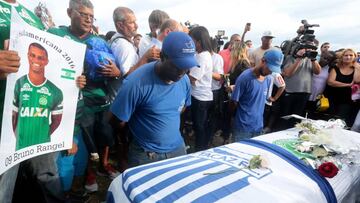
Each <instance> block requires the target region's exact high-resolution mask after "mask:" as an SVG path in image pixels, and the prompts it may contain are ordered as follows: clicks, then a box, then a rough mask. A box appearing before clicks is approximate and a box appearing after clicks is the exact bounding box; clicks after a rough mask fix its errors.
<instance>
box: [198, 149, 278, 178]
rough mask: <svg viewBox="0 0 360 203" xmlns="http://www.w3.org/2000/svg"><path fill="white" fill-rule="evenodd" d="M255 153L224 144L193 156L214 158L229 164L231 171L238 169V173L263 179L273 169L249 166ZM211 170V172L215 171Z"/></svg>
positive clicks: (215, 160)
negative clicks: (250, 167)
mask: <svg viewBox="0 0 360 203" xmlns="http://www.w3.org/2000/svg"><path fill="white" fill-rule="evenodd" d="M255 155H258V154H250V153H248V152H242V151H239V150H234V149H232V148H230V147H227V146H222V147H217V148H213V149H209V150H206V151H202V152H198V153H195V154H194V155H193V156H195V157H197V158H203V159H208V160H212V161H214V162H221V163H222V164H225V165H227V166H229V170H230V171H237V170H238V173H244V174H248V176H247V177H246V178H248V177H254V178H257V179H261V178H263V177H265V176H267V175H269V174H271V173H272V171H271V169H266V168H262V169H253V170H252V169H248V168H247V166H248V165H249V161H250V159H251V158H253V157H254V156H255ZM209 172H210V173H211V172H213V171H209ZM215 172H216V171H215ZM224 172H226V169H225V170H224Z"/></svg>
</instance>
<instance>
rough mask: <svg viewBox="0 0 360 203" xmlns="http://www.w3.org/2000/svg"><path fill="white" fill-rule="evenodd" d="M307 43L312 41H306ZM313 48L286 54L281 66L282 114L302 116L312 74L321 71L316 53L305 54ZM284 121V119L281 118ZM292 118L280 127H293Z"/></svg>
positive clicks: (309, 92)
mask: <svg viewBox="0 0 360 203" xmlns="http://www.w3.org/2000/svg"><path fill="white" fill-rule="evenodd" d="M307 43H308V44H309V45H311V44H313V42H307ZM311 51H313V50H310V49H308V48H303V49H300V50H298V51H297V52H296V54H295V55H288V56H287V58H286V60H285V62H284V66H283V67H284V68H283V76H284V79H285V83H286V88H285V94H284V95H283V97H282V99H281V114H282V115H283V116H286V115H290V114H297V115H301V116H303V113H304V109H305V106H306V102H307V101H308V99H309V96H310V94H311V82H312V76H313V74H315V75H318V74H319V73H320V71H321V66H320V64H319V63H318V62H317V61H316V55H315V56H314V55H311V54H307V53H310V52H311ZM283 121H284V120H283ZM294 124H295V122H294V121H293V120H288V121H284V122H283V125H282V126H281V127H282V128H289V127H293V126H294Z"/></svg>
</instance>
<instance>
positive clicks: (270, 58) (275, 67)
mask: <svg viewBox="0 0 360 203" xmlns="http://www.w3.org/2000/svg"><path fill="white" fill-rule="evenodd" d="M263 58H264V59H265V63H266V65H267V66H268V67H269V69H270V70H271V72H273V73H281V69H280V67H281V64H282V62H283V60H284V54H282V53H281V51H280V50H278V49H270V50H268V51H266V52H265V53H264V57H263Z"/></svg>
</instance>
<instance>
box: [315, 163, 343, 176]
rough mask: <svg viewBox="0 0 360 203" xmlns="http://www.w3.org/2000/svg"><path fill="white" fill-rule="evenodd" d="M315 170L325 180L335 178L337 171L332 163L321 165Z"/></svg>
mask: <svg viewBox="0 0 360 203" xmlns="http://www.w3.org/2000/svg"><path fill="white" fill-rule="evenodd" d="M317 170H318V171H319V173H320V175H322V176H323V177H327V178H332V177H334V176H336V174H337V173H338V171H339V169H338V167H337V166H336V165H335V164H333V163H332V162H325V163H322V164H321V165H320V166H319V167H318V169H317Z"/></svg>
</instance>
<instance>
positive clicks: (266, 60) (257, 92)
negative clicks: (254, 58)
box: [230, 49, 284, 142]
mask: <svg viewBox="0 0 360 203" xmlns="http://www.w3.org/2000/svg"><path fill="white" fill-rule="evenodd" d="M283 58H284V55H283V54H282V53H281V51H280V50H275V49H272V50H268V51H266V52H265V53H264V56H263V58H262V59H261V62H260V64H259V65H257V66H255V68H250V69H247V70H245V71H244V72H243V73H242V74H241V75H240V76H239V77H238V78H237V79H236V82H235V88H234V92H233V93H232V95H231V102H230V112H231V115H233V113H234V112H235V110H236V114H235V118H234V122H233V140H234V141H235V142H238V141H240V140H242V139H247V138H252V137H254V136H257V135H260V134H261V131H262V128H263V113H264V106H265V100H266V98H267V94H268V89H269V87H270V83H271V81H270V77H266V76H267V75H270V74H271V73H280V72H281V70H280V66H281V64H282V61H283Z"/></svg>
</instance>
